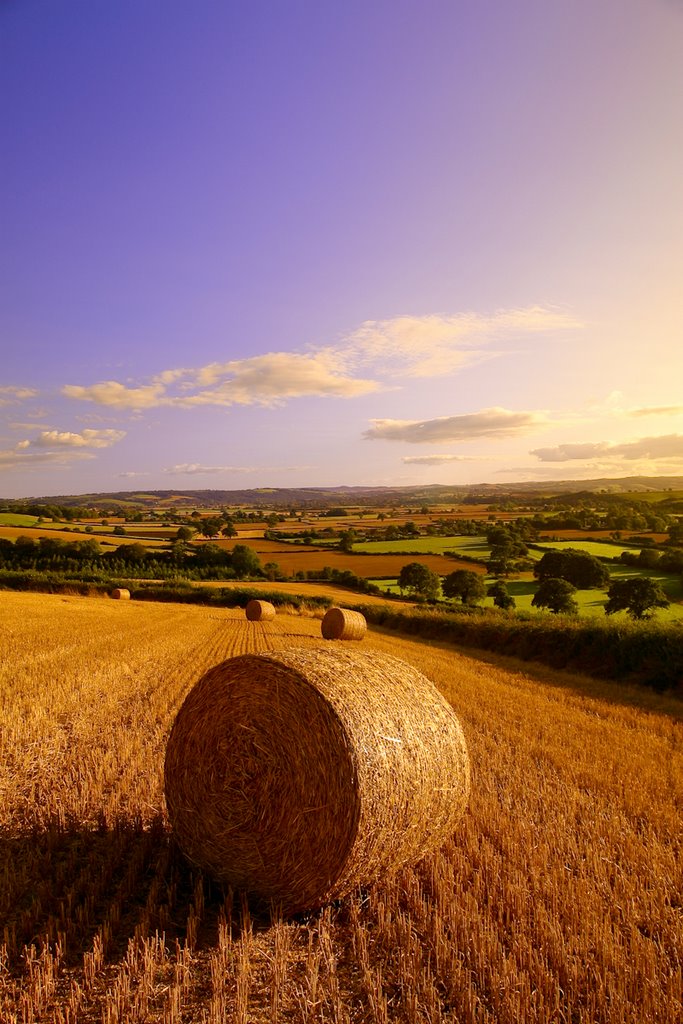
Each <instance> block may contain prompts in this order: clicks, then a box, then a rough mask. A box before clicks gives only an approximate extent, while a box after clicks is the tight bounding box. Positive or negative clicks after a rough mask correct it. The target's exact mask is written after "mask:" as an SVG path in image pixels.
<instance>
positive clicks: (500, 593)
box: [486, 580, 515, 611]
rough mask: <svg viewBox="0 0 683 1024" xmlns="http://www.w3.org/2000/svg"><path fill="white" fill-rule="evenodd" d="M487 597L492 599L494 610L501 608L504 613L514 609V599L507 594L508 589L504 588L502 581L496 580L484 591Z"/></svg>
mask: <svg viewBox="0 0 683 1024" xmlns="http://www.w3.org/2000/svg"><path fill="white" fill-rule="evenodd" d="M486 593H487V594H488V596H489V597H492V598H493V603H494V605H495V606H496V608H502V609H503V610H504V611H509V610H510V609H511V608H514V607H515V599H514V597H513V596H512V594H509V593H508V588H507V587H506V586H505V584H504V583H503V581H502V580H496V582H495V583H492V584H491V586H490V587H489V588H488V590H487V591H486Z"/></svg>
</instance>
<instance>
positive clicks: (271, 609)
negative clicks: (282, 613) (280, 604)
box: [244, 599, 275, 622]
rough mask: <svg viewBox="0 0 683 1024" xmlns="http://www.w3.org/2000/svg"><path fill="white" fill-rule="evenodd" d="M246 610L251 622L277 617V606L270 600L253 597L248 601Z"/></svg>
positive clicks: (267, 620)
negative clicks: (258, 599) (259, 599)
mask: <svg viewBox="0 0 683 1024" xmlns="http://www.w3.org/2000/svg"><path fill="white" fill-rule="evenodd" d="M244 611H245V614H246V616H247V618H248V619H249V621H250V622H269V621H270V620H271V619H274V618H275V606H274V605H272V604H271V603H270V601H257V600H256V599H252V600H251V601H247V606H246V608H245V609H244Z"/></svg>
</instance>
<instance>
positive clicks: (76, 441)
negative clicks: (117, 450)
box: [28, 430, 126, 448]
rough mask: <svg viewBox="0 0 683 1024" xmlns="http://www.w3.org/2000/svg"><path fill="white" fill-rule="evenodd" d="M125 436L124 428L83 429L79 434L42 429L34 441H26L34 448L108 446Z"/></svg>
mask: <svg viewBox="0 0 683 1024" xmlns="http://www.w3.org/2000/svg"><path fill="white" fill-rule="evenodd" d="M125 436H126V431H125V430H83V431H81V433H80V434H74V433H72V432H71V431H69V430H43V431H42V433H40V434H39V435H38V437H37V438H36V439H35V441H31V442H28V443H29V444H31V446H35V447H36V448H109V447H111V445H113V444H116V442H117V441H121V440H122V439H123V438H124V437H125Z"/></svg>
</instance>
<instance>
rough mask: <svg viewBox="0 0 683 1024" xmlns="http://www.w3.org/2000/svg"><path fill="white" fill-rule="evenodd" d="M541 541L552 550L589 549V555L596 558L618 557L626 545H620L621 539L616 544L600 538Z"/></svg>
mask: <svg viewBox="0 0 683 1024" xmlns="http://www.w3.org/2000/svg"><path fill="white" fill-rule="evenodd" d="M539 543H540V544H542V546H543V547H544V548H548V549H549V550H552V551H564V550H565V548H574V549H575V550H576V551H587V552H588V554H589V555H595V557H596V558H617V557H618V556H619V555H620V554H621V552H622V551H623V550H624V546H623V545H622V546H620V543H621V542H620V541H617V543H616V544H608V543H607V542H606V541H605V542H603V541H599V540H543V541H539ZM536 554H538V552H536Z"/></svg>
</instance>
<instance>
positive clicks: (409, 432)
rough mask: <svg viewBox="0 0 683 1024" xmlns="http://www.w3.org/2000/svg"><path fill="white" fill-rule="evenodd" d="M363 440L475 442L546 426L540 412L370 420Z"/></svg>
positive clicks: (499, 411)
mask: <svg viewBox="0 0 683 1024" xmlns="http://www.w3.org/2000/svg"><path fill="white" fill-rule="evenodd" d="M370 422H371V423H372V424H373V426H372V427H371V428H370V430H366V431H365V433H364V434H363V437H364V438H366V439H367V440H368V441H378V440H381V441H407V442H408V443H409V444H433V443H434V442H437V443H439V444H440V443H447V442H449V441H472V440H475V439H477V438H508V437H517V436H519V435H520V434H525V433H527V432H528V431H529V430H533V429H534V428H535V427H538V426H541V425H542V424H544V423H545V422H546V417H545V414H544V413H541V412H511V411H510V410H509V409H500V408H492V409H482V410H481V411H480V412H474V413H470V414H468V415H464V416H439V417H437V418H436V419H433V420H371V421H370Z"/></svg>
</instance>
